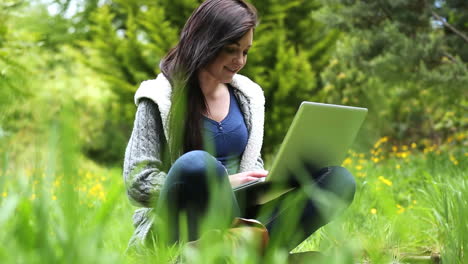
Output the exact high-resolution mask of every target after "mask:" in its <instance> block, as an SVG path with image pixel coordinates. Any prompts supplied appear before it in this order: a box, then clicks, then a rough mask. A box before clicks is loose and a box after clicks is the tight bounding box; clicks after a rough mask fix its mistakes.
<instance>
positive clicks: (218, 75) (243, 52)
mask: <svg viewBox="0 0 468 264" xmlns="http://www.w3.org/2000/svg"><path fill="white" fill-rule="evenodd" d="M252 40H253V30H252V29H250V30H249V31H248V32H247V33H246V34H245V35H244V36H242V38H241V39H240V40H238V41H237V42H234V43H231V44H228V45H226V46H224V47H223V48H222V49H221V51H220V52H219V54H218V56H217V57H216V58H215V59H214V60H213V61H212V62H211V63H209V64H208V65H207V66H206V67H205V68H204V71H206V72H207V73H208V75H210V76H211V77H212V78H214V79H216V80H217V81H219V82H221V83H230V82H231V81H232V77H234V74H236V73H238V72H239V71H240V70H241V69H242V68H243V67H244V65H245V64H246V63H247V53H248V51H249V49H250V47H251V46H252Z"/></svg>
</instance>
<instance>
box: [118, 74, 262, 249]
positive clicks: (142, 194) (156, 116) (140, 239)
mask: <svg viewBox="0 0 468 264" xmlns="http://www.w3.org/2000/svg"><path fill="white" fill-rule="evenodd" d="M231 85H232V86H233V87H234V94H235V96H236V98H237V100H238V102H239V106H240V108H241V111H242V113H243V115H244V119H245V123H246V126H247V130H248V132H249V139H248V141H247V146H246V148H245V151H244V153H243V155H242V158H241V162H240V168H239V172H243V171H250V170H258V169H263V161H262V158H261V154H260V150H261V148H262V143H263V123H264V114H265V98H264V95H263V90H262V89H261V88H260V86H259V85H257V84H256V83H254V82H253V81H251V80H250V79H249V78H247V77H245V76H242V75H239V74H236V75H235V76H234V77H233V80H232V82H231ZM171 91H172V89H171V85H170V83H169V81H168V80H167V79H166V77H165V76H164V75H163V74H159V75H158V76H157V78H156V79H154V80H148V81H144V82H142V83H141V85H140V87H139V88H138V90H137V92H136V94H135V104H136V105H137V106H138V109H137V112H136V115H135V122H134V126H133V131H132V135H131V137H130V140H129V142H128V145H127V148H126V150H125V160H124V167H123V178H124V182H125V187H126V190H127V195H128V197H129V199H130V201H131V203H132V204H133V205H135V206H139V207H142V208H139V209H137V210H136V211H135V214H134V216H133V225H134V227H135V232H134V234H133V236H132V238H131V239H130V242H129V249H130V248H135V247H136V248H138V247H141V246H144V244H145V241H146V238H147V237H148V234H149V232H150V230H151V227H152V225H153V221H154V218H153V217H152V214H151V212H152V210H153V209H152V206H153V205H154V204H155V202H156V200H157V197H158V196H159V191H160V189H161V188H162V186H163V184H164V181H165V179H166V173H167V166H165V165H167V164H163V160H162V153H161V152H162V149H163V148H164V147H166V146H167V143H166V142H167V140H168V128H167V125H166V122H167V119H168V114H169V109H170V106H171V101H170V97H171Z"/></svg>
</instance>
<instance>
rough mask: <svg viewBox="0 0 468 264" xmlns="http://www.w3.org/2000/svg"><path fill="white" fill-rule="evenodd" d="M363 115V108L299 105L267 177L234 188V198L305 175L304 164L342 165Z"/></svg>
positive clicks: (319, 166) (317, 165)
mask: <svg viewBox="0 0 468 264" xmlns="http://www.w3.org/2000/svg"><path fill="white" fill-rule="evenodd" d="M366 115H367V109H366V108H360V107H351V106H343V105H333V104H323V103H314V102H306V101H305V102H302V103H301V105H300V106H299V109H298V111H297V112H296V115H295V116H294V119H293V121H292V123H291V125H290V127H289V129H288V131H287V133H286V136H285V137H284V140H283V142H282V144H281V146H280V148H279V150H278V152H277V154H276V156H275V159H274V161H273V164H272V167H271V169H270V172H269V174H268V176H267V177H266V178H259V179H258V180H254V181H250V182H247V183H244V184H241V185H239V186H236V187H234V188H233V190H234V192H235V193H236V195H237V193H239V192H241V191H245V190H246V189H249V188H252V187H254V186H256V185H259V184H261V183H262V182H263V181H264V182H265V183H266V182H272V183H275V182H276V183H286V182H288V181H289V180H290V179H289V178H290V177H291V175H294V174H298V173H301V172H303V171H304V163H307V164H308V168H315V169H316V170H319V169H321V168H324V167H328V166H339V165H341V164H342V162H343V160H344V158H345V157H346V154H347V151H348V149H349V147H350V146H351V144H352V143H353V141H354V139H355V138H356V135H357V133H358V131H359V129H360V127H361V125H362V123H363V121H364V119H365V117H366ZM283 191H285V192H286V191H288V190H283ZM283 193H284V192H283ZM263 200H265V199H263ZM267 200H268V199H267Z"/></svg>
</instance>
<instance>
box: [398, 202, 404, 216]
mask: <svg viewBox="0 0 468 264" xmlns="http://www.w3.org/2000/svg"><path fill="white" fill-rule="evenodd" d="M396 207H397V208H398V211H397V213H398V214H401V213H404V212H405V208H404V207H403V206H401V205H399V204H397V205H396Z"/></svg>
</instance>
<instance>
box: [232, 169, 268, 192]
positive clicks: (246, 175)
mask: <svg viewBox="0 0 468 264" xmlns="http://www.w3.org/2000/svg"><path fill="white" fill-rule="evenodd" d="M267 175H268V171H266V170H259V171H245V172H241V173H237V174H232V175H229V182H230V183H231V186H232V187H233V188H234V187H236V186H239V185H241V184H244V183H246V182H249V181H253V180H256V179H258V178H264V177H266V176H267Z"/></svg>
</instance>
